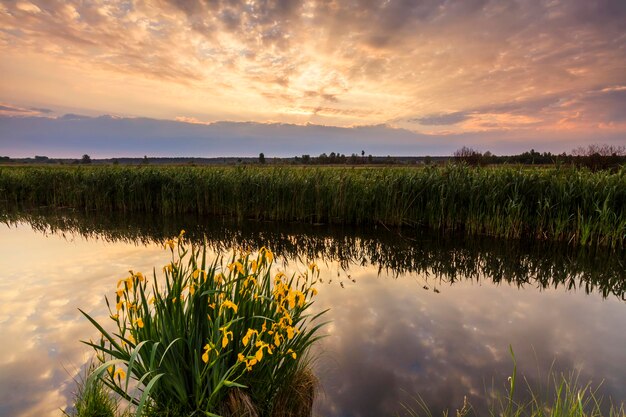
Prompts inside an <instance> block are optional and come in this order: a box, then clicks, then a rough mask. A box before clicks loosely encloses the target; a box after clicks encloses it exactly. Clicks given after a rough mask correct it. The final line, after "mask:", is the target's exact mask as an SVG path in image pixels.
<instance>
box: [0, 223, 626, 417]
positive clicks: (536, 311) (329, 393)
mask: <svg viewBox="0 0 626 417" xmlns="http://www.w3.org/2000/svg"><path fill="white" fill-rule="evenodd" d="M180 228H185V229H186V230H187V231H188V235H189V236H190V238H191V239H203V238H205V237H206V239H207V240H208V245H209V248H210V250H211V252H212V253H217V252H223V251H228V250H230V249H231V248H232V247H234V246H250V247H260V246H262V245H269V246H271V247H273V248H274V250H275V251H276V252H277V253H279V254H282V258H281V259H279V262H281V267H282V268H284V269H286V270H287V271H288V272H290V271H291V272H293V271H296V270H298V269H302V268H304V262H306V261H308V260H315V261H317V263H318V264H319V265H320V266H321V268H322V271H321V275H320V276H321V278H322V280H323V284H322V285H321V286H320V288H319V289H320V294H319V296H318V298H317V301H316V303H315V304H314V307H315V308H316V309H318V310H321V309H325V308H330V309H331V310H330V312H329V313H328V315H327V319H329V320H331V321H332V322H331V324H330V325H328V326H326V327H325V328H324V330H323V332H324V333H325V334H326V335H327V337H325V338H324V339H322V341H321V342H320V343H319V344H318V345H317V346H316V347H315V352H316V355H317V357H318V359H317V361H316V362H315V369H316V374H317V375H318V377H319V378H320V382H321V387H322V395H321V396H320V398H319V399H318V401H317V403H316V409H315V412H316V415H320V416H328V417H333V416H337V417H339V416H384V415H393V414H394V413H395V412H399V413H400V414H402V413H401V404H403V403H409V404H410V403H412V402H413V400H414V398H416V397H417V396H418V395H419V396H421V397H422V398H423V399H424V401H426V402H427V403H428V404H429V405H430V407H431V409H432V411H433V413H434V414H435V415H436V413H438V412H439V411H441V410H444V409H450V410H451V412H453V411H454V408H456V407H460V406H461V404H462V403H463V397H464V396H467V397H468V399H469V401H470V403H471V404H472V405H473V406H474V407H475V408H476V409H477V410H482V409H484V407H485V401H486V398H487V397H488V395H489V391H490V388H491V387H492V386H495V387H496V388H503V387H504V385H505V383H506V378H507V376H509V375H510V374H511V371H512V366H513V365H512V360H511V357H510V354H509V346H512V347H513V349H514V351H515V356H516V358H517V361H518V368H519V371H520V372H521V373H524V374H525V376H526V378H527V379H528V381H529V383H531V384H543V385H544V386H545V383H546V378H547V371H548V369H549V368H550V367H552V368H553V369H555V370H556V371H557V372H559V371H564V372H568V371H574V372H577V373H579V378H580V380H582V381H585V382H587V381H589V380H591V381H593V383H594V385H597V384H598V383H600V382H601V381H604V382H603V383H602V386H601V387H600V393H601V394H602V395H604V396H606V397H609V396H610V397H612V398H613V399H614V400H616V401H619V400H623V399H625V398H626V387H625V385H626V384H624V381H626V353H625V351H624V346H626V320H625V319H626V305H625V304H626V303H625V302H624V299H623V297H624V287H625V284H624V283H625V282H626V279H625V278H626V277H625V276H624V259H623V255H622V254H611V253H607V252H605V251H601V250H600V251H589V250H578V249H572V248H568V247H562V246H560V247H554V246H550V247H548V246H545V245H540V244H530V245H524V244H522V243H520V242H502V241H493V240H489V239H472V240H467V239H461V238H458V239H457V238H454V239H443V238H441V237H438V236H432V235H428V234H424V233H421V232H415V233H413V234H411V235H407V233H406V232H400V231H386V230H382V231H381V230H354V229H341V228H327V227H305V226H284V225H283V226H279V225H276V224H273V223H269V224H259V223H249V224H232V223H230V222H228V221H223V220H220V219H196V218H183V219H147V218H143V219H139V220H138V219H125V218H117V219H114V218H99V217H97V216H95V215H92V216H77V215H75V214H71V215H66V214H55V215H36V214H35V215H32V214H31V215H19V216H13V217H5V224H2V225H0V253H2V256H1V257H0V270H2V274H1V275H0V336H1V337H2V343H1V344H0V415H1V416H17V417H21V416H24V417H26V416H53V415H60V411H59V409H65V408H66V407H67V406H68V404H69V402H70V400H71V393H72V390H73V389H74V384H73V381H72V378H73V377H76V375H77V374H79V373H80V372H81V368H82V367H84V364H85V362H86V361H88V359H89V357H90V355H91V351H90V349H89V348H87V347H86V346H84V345H82V344H80V343H79V340H86V339H89V338H90V337H96V336H97V333H96V332H95V331H94V329H93V328H92V326H91V325H90V324H89V323H88V322H87V321H86V319H84V318H83V317H82V316H81V315H80V314H79V313H78V310H77V309H78V308H82V309H84V310H86V311H87V312H88V313H90V314H91V315H93V316H94V317H96V318H99V319H101V320H106V317H107V316H108V314H107V310H106V306H105V304H104V295H105V294H111V293H112V292H113V290H114V286H115V283H116V281H117V279H118V278H120V277H123V276H125V275H126V274H127V271H128V270H129V269H133V270H135V271H142V272H144V273H149V272H150V271H152V269H153V267H156V269H157V271H158V270H160V268H161V266H162V265H163V264H165V263H167V262H168V261H169V252H167V251H164V250H163V249H162V246H161V242H162V241H163V239H165V238H167V237H171V236H174V235H177V234H178V231H179V230H180Z"/></svg>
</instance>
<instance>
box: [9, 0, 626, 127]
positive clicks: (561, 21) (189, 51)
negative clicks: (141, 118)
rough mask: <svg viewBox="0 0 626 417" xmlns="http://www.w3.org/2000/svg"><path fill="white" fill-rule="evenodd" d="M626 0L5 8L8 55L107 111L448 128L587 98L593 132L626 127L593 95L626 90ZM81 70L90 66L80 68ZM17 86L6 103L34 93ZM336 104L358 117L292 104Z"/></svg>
mask: <svg viewBox="0 0 626 417" xmlns="http://www.w3.org/2000/svg"><path fill="white" fill-rule="evenodd" d="M625 9H626V8H625V7H624V4H623V2H621V1H619V0H617V1H614V0H600V1H597V2H587V1H583V0H573V1H569V2H507V3H502V2H495V1H489V0H472V1H439V0H427V1H422V2H414V1H408V0H391V1H384V2H382V1H370V0H358V1H356V2H349V1H342V0H340V1H332V2H331V1H324V0H314V1H304V0H302V1H300V0H295V1H286V0H264V1H229V2H225V1H204V0H189V1H183V0H159V1H154V2H146V1H142V0H131V1H124V2H122V1H113V2H108V1H106V2H105V1H104V0H95V1H93V2H79V1H67V2H66V1H60V0H49V1H45V2H44V1H40V0H33V1H31V2H25V1H21V2H16V3H6V4H4V6H3V8H2V9H1V10H0V25H2V27H3V30H2V32H0V50H2V51H3V52H4V53H6V54H7V55H6V56H8V57H11V56H17V55H18V51H19V53H20V56H29V57H31V61H30V62H29V63H31V64H32V62H33V61H34V60H36V59H39V58H37V57H41V59H43V57H45V59H46V60H47V61H46V67H47V68H50V70H48V71H47V73H46V74H37V76H38V77H39V79H41V77H50V80H49V83H48V84H47V85H49V86H52V85H60V84H61V85H62V84H63V83H65V84H68V85H73V86H75V90H74V93H73V95H72V97H73V99H72V103H71V106H72V107H74V108H75V107H76V102H80V103H81V104H82V105H83V106H85V107H87V106H89V105H93V104H92V103H99V102H102V97H103V96H105V97H106V98H107V101H106V105H105V104H101V106H102V108H101V110H102V111H103V112H115V113H122V114H133V115H137V114H139V115H145V116H151V117H169V118H170V119H174V118H175V117H177V116H179V115H180V114H189V113H190V111H189V110H191V109H197V110H196V112H197V115H194V117H197V118H198V119H200V120H203V119H209V120H216V119H219V118H221V117H220V114H222V115H223V114H228V115H237V117H238V118H241V120H254V121H259V122H263V121H268V120H281V121H284V122H290V123H300V124H303V123H307V122H314V123H320V124H334V125H339V126H353V125H358V124H365V123H384V122H389V121H401V122H400V123H401V124H400V125H401V126H405V125H404V124H407V125H417V126H418V127H419V126H421V127H423V128H424V131H425V132H428V133H432V132H433V131H434V130H435V129H443V128H446V129H448V128H450V129H452V130H453V131H454V132H469V131H475V130H477V129H499V128H501V129H511V128H529V127H531V126H532V127H533V128H535V127H538V126H539V127H541V128H555V129H556V128H561V127H562V124H559V122H560V121H562V120H574V118H575V115H576V113H577V112H578V111H580V109H578V110H574V108H573V107H569V108H568V107H567V106H565V105H564V103H565V102H569V101H571V100H580V103H582V104H581V105H582V106H584V107H585V109H584V111H582V113H581V114H582V115H583V116H582V117H578V118H576V120H577V122H576V123H577V124H576V126H577V128H581V127H584V128H586V129H591V128H592V127H594V126H598V125H599V124H603V125H609V124H612V125H613V126H616V124H619V123H621V119H620V118H621V117H622V112H621V111H620V110H619V109H618V108H617V106H619V105H620V103H621V101H620V99H619V98H618V99H606V100H600V99H597V101H598V102H600V101H601V106H602V107H603V108H604V111H603V112H595V111H592V109H591V108H588V107H587V106H586V105H587V104H591V101H592V99H591V98H590V97H587V98H583V96H584V95H585V94H587V92H589V91H592V90H597V89H601V88H604V87H606V86H620V85H626V75H625V73H624V71H623V68H624V66H625V65H626V54H625V53H624V50H625V49H624V46H625V43H626V40H625V39H624V36H623V28H622V27H621V26H622V25H621V22H623V21H624V19H626V10H625ZM11 54H13V55H11ZM16 62H17V60H9V62H8V63H4V64H3V73H6V72H7V71H6V68H9V69H11V70H12V73H14V74H15V75H14V77H15V79H16V80H18V81H20V80H21V81H20V82H21V83H22V84H20V85H21V87H20V88H21V90H20V91H25V90H28V91H29V94H30V96H31V98H32V102H38V103H39V102H42V103H46V102H45V101H43V100H42V98H43V97H48V100H49V97H51V96H54V97H57V99H58V100H67V102H64V103H51V104H50V105H53V104H54V105H65V106H68V107H69V106H70V103H69V99H66V98H64V97H63V96H62V95H61V94H51V93H46V92H45V91H43V90H45V88H37V89H36V88H35V87H34V86H33V87H32V88H31V89H29V85H31V84H33V83H32V79H28V72H27V71H22V70H20V68H18V67H17V65H18V64H17V63H16ZM20 65H26V63H24V64H20ZM67 66H69V67H70V68H71V69H72V71H76V74H72V75H69V74H68V75H65V73H67V70H66V67H67ZM31 67H32V65H31ZM40 72H41V71H40ZM33 77H34V75H33ZM107 82H108V83H115V84H116V85H124V86H125V89H124V91H115V92H113V91H112V89H108V88H107V87H106V83H107ZM50 88H52V87H50ZM6 91H8V90H6V89H4V90H0V99H2V100H4V101H13V102H17V101H19V100H18V98H19V97H17V95H18V94H17V93H14V94H13V95H12V96H11V95H7V94H8V93H6ZM153 95H158V96H159V97H160V98H161V97H162V98H161V99H160V100H153V99H152V97H153ZM617 95H619V94H617ZM94 96H95V100H94ZM609 96H610V95H604V97H609ZM577 97H579V98H577ZM129 98H130V100H129ZM98 99H100V100H98ZM329 103H333V105H332V107H333V108H340V109H341V110H342V111H341V112H339V111H312V112H311V111H304V112H299V113H298V112H294V111H292V109H294V108H295V109H315V108H320V109H322V108H329V107H330V106H329V105H328V104H329ZM339 103H340V104H341V106H338V105H337V104H339ZM138 109H139V110H138ZM505 116H506V117H505ZM222 117H223V116H222ZM496 119H497V120H496ZM402 123H404V124H402ZM568 123H570V125H571V122H568Z"/></svg>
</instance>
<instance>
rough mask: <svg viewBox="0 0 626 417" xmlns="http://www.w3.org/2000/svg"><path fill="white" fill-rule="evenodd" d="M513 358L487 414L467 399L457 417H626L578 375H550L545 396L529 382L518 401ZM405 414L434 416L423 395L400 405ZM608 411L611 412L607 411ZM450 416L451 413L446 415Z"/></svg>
mask: <svg viewBox="0 0 626 417" xmlns="http://www.w3.org/2000/svg"><path fill="white" fill-rule="evenodd" d="M511 357H512V358H513V372H512V374H511V376H510V377H509V378H508V381H507V385H508V386H507V388H506V390H505V391H504V392H492V393H490V394H491V398H492V400H491V402H490V404H489V407H488V412H487V413H486V414H479V413H477V412H476V410H475V409H473V408H472V406H471V404H470V403H469V402H468V400H467V397H465V398H464V402H463V405H462V407H461V408H459V409H457V410H456V411H455V416H456V417H470V416H483V415H486V416H488V417H626V410H625V409H624V404H623V403H621V404H620V405H619V406H615V405H614V404H612V403H611V404H610V405H609V406H608V407H604V406H603V398H602V397H601V396H600V395H599V394H598V388H599V387H596V388H594V387H593V386H592V384H591V383H586V384H582V383H580V381H579V379H578V375H577V374H575V373H570V374H568V375H565V374H559V373H556V372H554V371H550V373H549V385H548V389H547V390H546V392H545V393H542V392H541V390H540V389H537V388H536V387H532V386H531V385H530V384H529V383H528V382H527V381H526V379H524V381H526V387H525V388H526V390H525V391H526V392H525V394H526V395H525V396H523V398H525V399H524V400H519V399H517V398H518V394H519V392H518V391H519V388H520V387H519V383H520V381H519V379H518V375H517V362H516V360H515V355H514V354H513V351H512V350H511ZM401 406H402V408H403V409H404V411H405V415H407V416H409V417H433V414H432V412H431V411H430V409H429V407H428V404H427V403H426V402H425V401H424V399H423V398H422V397H420V396H416V397H415V398H414V399H413V404H401ZM606 410H608V413H607V411H606ZM443 415H444V417H448V412H444V413H443Z"/></svg>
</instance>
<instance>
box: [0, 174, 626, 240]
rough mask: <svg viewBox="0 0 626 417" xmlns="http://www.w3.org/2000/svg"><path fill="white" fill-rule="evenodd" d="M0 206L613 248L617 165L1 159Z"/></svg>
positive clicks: (625, 204) (619, 196) (624, 226)
mask: <svg viewBox="0 0 626 417" xmlns="http://www.w3.org/2000/svg"><path fill="white" fill-rule="evenodd" d="M0 207H4V208H5V209H7V210H13V209H16V210H23V209H30V208H39V207H71V208H75V209H77V210H82V211H87V212H89V211H98V212H105V213H106V212H129V213H157V214H160V215H164V216H168V215H177V214H183V213H193V214H199V215H225V216H232V217H235V218H238V219H245V218H248V219H257V220H274V221H289V222H291V221H296V222H307V223H331V224H350V225H367V224H383V225H386V226H412V227H429V228H433V229H437V230H442V231H464V232H465V233H467V234H470V235H474V234H479V235H491V236H497V237H503V238H513V239H519V238H528V237H532V238H537V239H541V240H557V241H566V242H569V243H571V244H575V245H578V244H579V245H601V246H608V247H613V248H623V247H624V246H625V243H626V168H625V167H622V168H621V169H620V170H619V171H617V172H607V171H599V172H590V171H587V170H584V169H580V170H579V169H572V168H559V167H556V168H541V169H528V168H514V167H503V168H471V167H467V166H463V165H448V166H444V167H428V168H361V169H354V168H336V167H332V168H331V167H321V168H312V167H249V166H248V167H246V166H239V167H173V166H172V167H150V166H141V167H116V166H105V167H2V168H0Z"/></svg>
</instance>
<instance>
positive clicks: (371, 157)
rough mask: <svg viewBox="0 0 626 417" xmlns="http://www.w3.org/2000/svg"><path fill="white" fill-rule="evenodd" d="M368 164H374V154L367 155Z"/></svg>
mask: <svg viewBox="0 0 626 417" xmlns="http://www.w3.org/2000/svg"><path fill="white" fill-rule="evenodd" d="M367 162H368V163H370V164H371V163H373V162H374V157H373V156H372V154H369V155H367Z"/></svg>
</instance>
